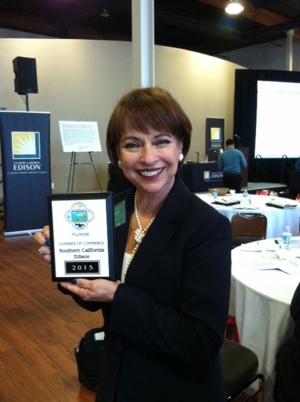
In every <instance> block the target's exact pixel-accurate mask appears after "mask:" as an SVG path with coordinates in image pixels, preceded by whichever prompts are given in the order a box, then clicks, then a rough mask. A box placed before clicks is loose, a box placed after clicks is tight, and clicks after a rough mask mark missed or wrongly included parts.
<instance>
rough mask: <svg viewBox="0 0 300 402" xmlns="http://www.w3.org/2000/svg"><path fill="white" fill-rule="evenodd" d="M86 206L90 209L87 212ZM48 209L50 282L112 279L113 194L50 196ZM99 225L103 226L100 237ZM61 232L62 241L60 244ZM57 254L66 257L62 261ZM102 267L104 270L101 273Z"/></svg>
mask: <svg viewBox="0 0 300 402" xmlns="http://www.w3.org/2000/svg"><path fill="white" fill-rule="evenodd" d="M89 204H90V205H92V206H93V208H92V209H89ZM95 206H96V207H99V208H95ZM48 207H49V227H50V241H51V244H50V248H51V267H52V281H53V282H63V281H71V280H72V279H79V278H84V279H99V278H102V279H110V280H116V270H115V252H114V248H115V247H114V244H115V231H114V213H113V211H114V207H113V193H112V192H101V193H80V194H76V193H72V194H51V195H49V196H48ZM85 207H86V209H85ZM68 208H69V209H68ZM98 209H99V211H98ZM104 211H105V214H104V213H103V212H104ZM97 225H98V226H97ZM101 225H102V226H103V227H106V230H104V234H103V233H102V234H101ZM89 226H90V229H89ZM98 228H99V237H97V236H98V233H97V230H98ZM88 230H90V231H88ZM95 231H96V234H95ZM61 232H63V233H64V236H65V241H61V236H62V235H61ZM90 232H92V233H93V235H92V237H90V234H91V233H90ZM79 239H81V240H82V241H81V240H79ZM83 243H87V244H86V246H84V247H83ZM72 247H74V249H72ZM83 250H84V251H83ZM89 250H92V251H89ZM96 250H97V251H96ZM102 252H103V259H102V260H101V257H102ZM64 253H65V254H64ZM78 253H79V254H78ZM85 253H87V254H85ZM60 254H63V255H65V257H66V259H64V260H63V262H62V261H61V260H62V257H61V256H59V255H60ZM92 254H95V258H93V255H92ZM99 256H101V257H100V258H99ZM81 257H82V258H81ZM85 257H88V258H85ZM63 264H64V267H63V266H62V265H63ZM102 265H104V266H105V267H106V268H105V269H104V272H103V273H102V272H101V270H102ZM62 271H63V272H62Z"/></svg>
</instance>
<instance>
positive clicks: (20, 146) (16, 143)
mask: <svg viewBox="0 0 300 402" xmlns="http://www.w3.org/2000/svg"><path fill="white" fill-rule="evenodd" d="M11 137H12V138H11V143H12V154H13V159H40V158H41V146H40V133H36V132H30V131H26V132H12V133H11Z"/></svg>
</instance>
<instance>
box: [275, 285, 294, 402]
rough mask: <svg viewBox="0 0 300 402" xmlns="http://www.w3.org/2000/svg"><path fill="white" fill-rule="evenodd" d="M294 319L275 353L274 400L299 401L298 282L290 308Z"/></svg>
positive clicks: (281, 401)
mask: <svg viewBox="0 0 300 402" xmlns="http://www.w3.org/2000/svg"><path fill="white" fill-rule="evenodd" d="M290 312H291V316H292V317H293V319H294V321H295V328H294V333H293V336H292V338H291V339H290V340H288V341H287V342H286V343H285V344H284V345H283V346H282V348H281V349H280V351H279V353H278V355H277V363H276V379H275V385H274V391H273V397H274V399H275V401H276V402H296V401H300V284H299V285H298V287H297V289H296V291H295V293H294V296H293V299H292V303H291V308H290Z"/></svg>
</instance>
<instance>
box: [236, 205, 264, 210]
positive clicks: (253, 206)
mask: <svg viewBox="0 0 300 402" xmlns="http://www.w3.org/2000/svg"><path fill="white" fill-rule="evenodd" d="M232 208H234V209H259V207H257V206H255V205H247V206H245V205H234V206H233V207H232Z"/></svg>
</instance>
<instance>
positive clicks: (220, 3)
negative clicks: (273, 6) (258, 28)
mask: <svg viewBox="0 0 300 402" xmlns="http://www.w3.org/2000/svg"><path fill="white" fill-rule="evenodd" d="M198 1H199V3H205V4H208V5H210V6H213V7H217V8H221V9H223V10H224V9H225V4H226V2H225V1H224V0H198ZM243 6H244V7H245V9H244V11H243V12H242V14H239V15H240V16H242V17H244V18H247V19H249V20H251V21H253V22H258V23H259V24H262V25H266V26H272V25H275V24H281V23H283V22H287V21H290V20H289V18H285V17H283V16H281V15H278V14H275V13H273V12H271V11H268V10H264V9H259V10H257V9H256V7H255V6H254V5H253V4H251V3H249V2H248V1H245V0H243ZM237 17H238V16H233V17H232V18H237ZM299 27H300V25H299ZM294 36H295V37H297V38H300V29H295V32H294Z"/></svg>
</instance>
